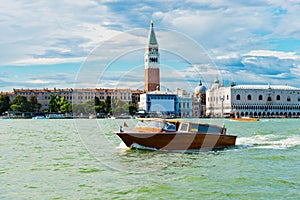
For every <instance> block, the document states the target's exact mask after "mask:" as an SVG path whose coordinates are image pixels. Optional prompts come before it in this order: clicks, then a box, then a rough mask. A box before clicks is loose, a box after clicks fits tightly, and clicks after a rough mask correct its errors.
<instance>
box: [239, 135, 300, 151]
mask: <svg viewBox="0 0 300 200" xmlns="http://www.w3.org/2000/svg"><path fill="white" fill-rule="evenodd" d="M236 145H238V146H247V147H253V148H261V149H262V148H265V149H287V148H292V147H295V146H298V145H300V135H292V136H288V137H282V136H278V135H273V134H271V135H256V136H253V137H241V138H239V137H238V138H237V141H236Z"/></svg>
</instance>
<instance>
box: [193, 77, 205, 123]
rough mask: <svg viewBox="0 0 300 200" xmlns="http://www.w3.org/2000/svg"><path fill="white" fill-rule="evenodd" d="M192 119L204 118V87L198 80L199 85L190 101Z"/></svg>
mask: <svg viewBox="0 0 300 200" xmlns="http://www.w3.org/2000/svg"><path fill="white" fill-rule="evenodd" d="M192 104H193V105H192V110H193V114H192V116H193V117H204V116H205V112H206V87H205V86H204V85H203V84H202V81H201V80H200V82H199V85H198V86H197V87H195V89H194V93H193V99H192Z"/></svg>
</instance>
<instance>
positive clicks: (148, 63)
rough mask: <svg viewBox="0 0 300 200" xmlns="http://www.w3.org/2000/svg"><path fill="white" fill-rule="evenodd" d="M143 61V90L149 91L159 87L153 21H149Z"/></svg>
mask: <svg viewBox="0 0 300 200" xmlns="http://www.w3.org/2000/svg"><path fill="white" fill-rule="evenodd" d="M144 63H145V91H146V92H151V91H155V90H157V89H158V90H159V88H160V72H159V63H160V62H159V51H158V43H157V40H156V36H155V33H154V28H153V21H152V20H151V23H150V31H149V35H148V43H147V46H146V52H145V54H144Z"/></svg>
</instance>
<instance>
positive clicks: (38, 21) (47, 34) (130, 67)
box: [0, 0, 300, 91]
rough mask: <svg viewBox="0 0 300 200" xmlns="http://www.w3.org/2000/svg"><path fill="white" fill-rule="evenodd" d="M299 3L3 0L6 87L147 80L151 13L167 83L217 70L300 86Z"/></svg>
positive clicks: (240, 79)
mask: <svg viewBox="0 0 300 200" xmlns="http://www.w3.org/2000/svg"><path fill="white" fill-rule="evenodd" d="M299 10H300V1H299V0H293V1H271V0H269V1H268V0H253V1H237V0H235V1H234V0H231V1H230V0H227V1H226V0H225V1H224V0H214V1H211V0H182V1H171V0H166V1H158V0H157V1H156V0H152V1H121V0H103V1H101V0H100V1H89V0H80V1H79V0H78V1H76V0H74V1H72V0H59V1H58V0H52V1H46V0H45V1H29V0H20V1H17V0H16V1H8V0H7V1H6V0H3V1H1V7H0V30H1V31H0V58H1V59H0V91H11V90H12V88H44V87H46V88H53V87H57V88H70V87H91V88H93V87H120V88H132V89H135V88H139V89H142V88H143V55H144V48H145V45H146V42H147V34H148V29H149V22H150V20H151V19H153V20H154V27H155V30H156V36H157V40H158V42H159V47H160V49H161V55H160V56H161V64H162V65H161V72H162V74H161V81H162V85H163V86H164V87H166V88H170V89H171V90H174V89H175V88H176V87H182V88H183V89H187V90H189V91H192V88H193V87H195V86H196V85H197V84H198V82H199V79H200V78H201V79H202V80H204V82H205V84H206V85H209V84H210V83H211V82H212V81H213V79H215V78H216V77H218V78H219V79H222V80H224V81H225V83H226V84H227V83H229V82H231V81H235V82H237V83H238V84H250V83H254V84H268V83H271V84H282V85H283V84H288V85H291V86H295V87H300V82H299V78H300V23H299V21H298V19H300V12H299ZM93 57H97V59H94V58H93ZM95 60H98V61H95Z"/></svg>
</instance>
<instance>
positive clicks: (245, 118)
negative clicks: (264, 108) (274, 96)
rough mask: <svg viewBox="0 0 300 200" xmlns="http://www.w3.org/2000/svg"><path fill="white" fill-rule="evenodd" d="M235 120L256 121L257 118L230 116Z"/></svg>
mask: <svg viewBox="0 0 300 200" xmlns="http://www.w3.org/2000/svg"><path fill="white" fill-rule="evenodd" d="M232 120H235V121H242V122H257V121H259V118H252V117H241V118H232Z"/></svg>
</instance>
